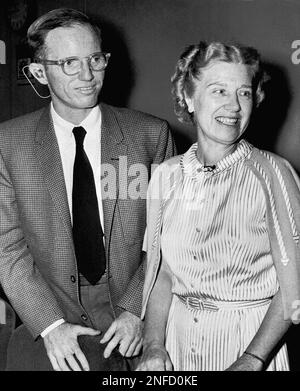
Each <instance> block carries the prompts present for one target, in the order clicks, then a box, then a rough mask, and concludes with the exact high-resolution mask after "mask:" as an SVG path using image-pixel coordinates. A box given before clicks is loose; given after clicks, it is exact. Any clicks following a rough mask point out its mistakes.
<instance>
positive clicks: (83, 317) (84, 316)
mask: <svg viewBox="0 0 300 391" xmlns="http://www.w3.org/2000/svg"><path fill="white" fill-rule="evenodd" d="M81 319H82V320H84V321H85V322H86V321H87V320H88V318H87V316H86V315H85V314H82V315H81Z"/></svg>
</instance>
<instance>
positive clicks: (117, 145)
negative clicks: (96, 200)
mask: <svg viewBox="0 0 300 391" xmlns="http://www.w3.org/2000/svg"><path fill="white" fill-rule="evenodd" d="M100 109H101V113H102V124H101V173H102V174H101V185H102V186H101V190H102V205H103V215H104V233H105V237H106V244H107V246H106V249H107V256H108V249H109V243H110V236H111V229H112V222H113V216H114V212H115V208H116V204H117V199H118V197H119V163H120V160H119V159H120V156H127V145H126V144H125V143H124V135H123V133H122V130H121V128H120V125H119V124H118V121H117V119H116V117H115V115H114V112H113V110H112V108H110V107H109V106H107V105H105V104H101V105H100ZM120 179H123V180H127V177H126V178H120Z"/></svg>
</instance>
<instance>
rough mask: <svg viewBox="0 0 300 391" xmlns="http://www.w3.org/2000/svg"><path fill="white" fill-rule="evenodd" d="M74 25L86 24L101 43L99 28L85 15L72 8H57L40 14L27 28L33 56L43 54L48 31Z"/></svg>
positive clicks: (41, 55)
mask: <svg viewBox="0 0 300 391" xmlns="http://www.w3.org/2000/svg"><path fill="white" fill-rule="evenodd" d="M76 25H83V26H88V27H89V28H90V29H91V30H92V31H93V32H94V33H95V34H96V36H97V37H98V38H99V42H100V45H101V30H100V28H99V27H98V26H97V25H96V23H95V22H94V21H92V20H91V19H90V18H89V17H88V16H87V15H85V14H84V13H82V12H80V11H77V10H75V9H72V8H57V9H54V10H52V11H49V12H47V13H46V14H44V15H42V16H40V17H39V18H38V19H36V20H35V21H34V22H33V23H32V24H31V26H30V27H29V28H28V31H27V42H28V45H29V46H30V47H31V49H32V50H33V57H34V58H37V57H43V56H45V54H46V46H45V41H46V37H47V34H48V33H49V31H51V30H54V29H56V28H58V27H74V26H76Z"/></svg>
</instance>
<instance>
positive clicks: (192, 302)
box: [186, 296, 204, 311]
mask: <svg viewBox="0 0 300 391" xmlns="http://www.w3.org/2000/svg"><path fill="white" fill-rule="evenodd" d="M186 305H187V307H188V308H189V309H195V308H197V309H198V310H200V311H203V310H204V302H203V300H201V299H199V298H198V297H191V296H188V297H187V298H186Z"/></svg>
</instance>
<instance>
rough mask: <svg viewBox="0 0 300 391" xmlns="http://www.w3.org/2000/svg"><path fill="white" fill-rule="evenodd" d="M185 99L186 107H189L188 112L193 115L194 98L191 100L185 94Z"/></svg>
mask: <svg viewBox="0 0 300 391" xmlns="http://www.w3.org/2000/svg"><path fill="white" fill-rule="evenodd" d="M184 99H185V102H186V105H187V107H188V112H189V113H193V112H194V111H195V108H194V100H193V99H192V98H190V97H189V96H187V94H184Z"/></svg>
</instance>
